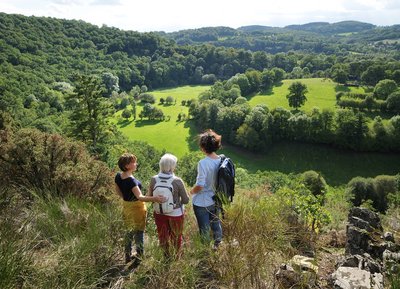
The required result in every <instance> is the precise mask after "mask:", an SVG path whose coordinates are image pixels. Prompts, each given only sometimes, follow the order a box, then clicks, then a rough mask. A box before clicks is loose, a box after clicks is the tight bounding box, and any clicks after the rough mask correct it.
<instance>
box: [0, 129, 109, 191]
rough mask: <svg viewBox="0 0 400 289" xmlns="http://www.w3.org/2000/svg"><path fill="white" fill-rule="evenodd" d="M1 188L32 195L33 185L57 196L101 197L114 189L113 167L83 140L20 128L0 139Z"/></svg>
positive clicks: (39, 189)
mask: <svg viewBox="0 0 400 289" xmlns="http://www.w3.org/2000/svg"><path fill="white" fill-rule="evenodd" d="M0 144H1V149H0V153H1V155H2V157H1V159H0V167H1V168H0V177H1V178H2V183H1V184H0V187H3V188H5V189H9V188H10V187H11V188H16V190H17V191H18V192H19V193H20V194H22V195H24V196H25V197H28V198H30V197H31V196H30V190H29V189H31V188H32V187H33V188H37V189H38V191H44V190H49V191H51V192H52V193H53V194H55V195H58V196H64V195H67V194H72V195H76V196H80V197H86V198H91V199H102V198H103V197H105V196H106V194H108V193H109V192H110V190H111V189H112V187H111V185H112V184H113V182H112V178H111V175H110V170H109V169H108V168H107V167H106V165H105V164H104V163H103V162H101V161H98V160H95V159H94V158H93V157H91V156H90V155H89V153H88V152H87V150H86V148H85V146H84V145H83V144H82V143H78V142H75V141H71V140H68V139H65V138H63V137H61V136H60V135H57V134H48V133H43V132H40V131H38V130H36V129H21V130H19V131H18V132H16V133H15V134H9V135H8V137H7V138H2V139H1V140H0Z"/></svg>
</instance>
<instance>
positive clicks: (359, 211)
mask: <svg viewBox="0 0 400 289" xmlns="http://www.w3.org/2000/svg"><path fill="white" fill-rule="evenodd" d="M352 217H357V218H360V219H362V220H364V221H366V222H367V223H368V224H369V225H370V226H371V227H372V228H375V229H377V230H382V225H381V219H380V218H379V215H378V214H377V213H374V212H372V211H371V210H368V209H366V208H360V207H353V208H351V209H350V213H349V222H351V220H352V219H353V218H352Z"/></svg>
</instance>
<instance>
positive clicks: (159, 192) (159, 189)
mask: <svg viewBox="0 0 400 289" xmlns="http://www.w3.org/2000/svg"><path fill="white" fill-rule="evenodd" d="M155 179H156V184H155V185H154V190H153V196H163V197H165V198H166V199H167V200H166V201H165V202H164V203H161V204H159V203H153V209H154V212H156V213H157V214H168V213H171V212H172V211H173V210H174V207H175V204H174V197H173V195H172V191H173V186H172V182H173V180H174V179H175V178H174V177H170V178H161V177H159V176H155Z"/></svg>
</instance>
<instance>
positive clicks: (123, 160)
mask: <svg viewBox="0 0 400 289" xmlns="http://www.w3.org/2000/svg"><path fill="white" fill-rule="evenodd" d="M136 160H137V157H136V156H135V155H133V154H130V153H124V154H123V155H122V156H120V157H119V160H118V166H119V168H120V169H121V171H123V172H125V171H126V166H127V165H129V164H130V163H131V161H136Z"/></svg>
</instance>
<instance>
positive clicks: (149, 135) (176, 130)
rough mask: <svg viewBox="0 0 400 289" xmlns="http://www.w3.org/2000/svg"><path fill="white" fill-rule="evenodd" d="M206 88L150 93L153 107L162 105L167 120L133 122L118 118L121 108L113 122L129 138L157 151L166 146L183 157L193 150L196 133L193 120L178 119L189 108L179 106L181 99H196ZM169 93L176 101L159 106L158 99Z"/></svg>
mask: <svg viewBox="0 0 400 289" xmlns="http://www.w3.org/2000/svg"><path fill="white" fill-rule="evenodd" d="M207 89H209V86H182V87H177V88H172V89H162V90H161V89H160V90H155V91H151V92H149V93H151V94H153V95H154V96H155V97H156V99H157V103H156V104H155V106H156V107H158V108H161V110H162V111H163V112H164V114H165V115H166V116H170V120H169V121H149V120H147V119H143V120H140V119H139V118H137V119H136V121H133V119H132V118H131V119H130V120H129V121H126V120H122V119H121V118H120V114H121V111H119V112H118V113H117V114H116V116H115V118H114V122H116V123H117V124H118V126H119V128H120V130H121V131H122V132H123V134H125V135H126V136H127V137H128V138H129V139H131V140H143V141H146V142H148V143H149V144H151V145H152V146H154V147H155V148H156V149H158V150H164V149H165V150H166V151H167V152H170V153H172V154H175V155H177V156H183V155H184V154H185V153H187V152H189V151H190V150H193V149H194V144H195V141H194V136H195V135H196V134H197V132H196V131H195V129H194V125H193V124H192V122H185V121H180V122H178V121H177V118H178V114H179V113H184V114H186V115H187V114H188V110H189V108H188V107H187V106H182V105H181V102H182V100H190V99H197V97H198V96H199V94H200V93H201V92H203V91H205V90H207ZM169 95H170V96H172V97H173V98H175V99H176V104H173V105H160V104H159V100H160V98H161V97H163V98H164V99H165V98H166V97H167V96H169ZM141 109H142V106H140V105H138V112H137V115H139V112H140V111H141Z"/></svg>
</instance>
